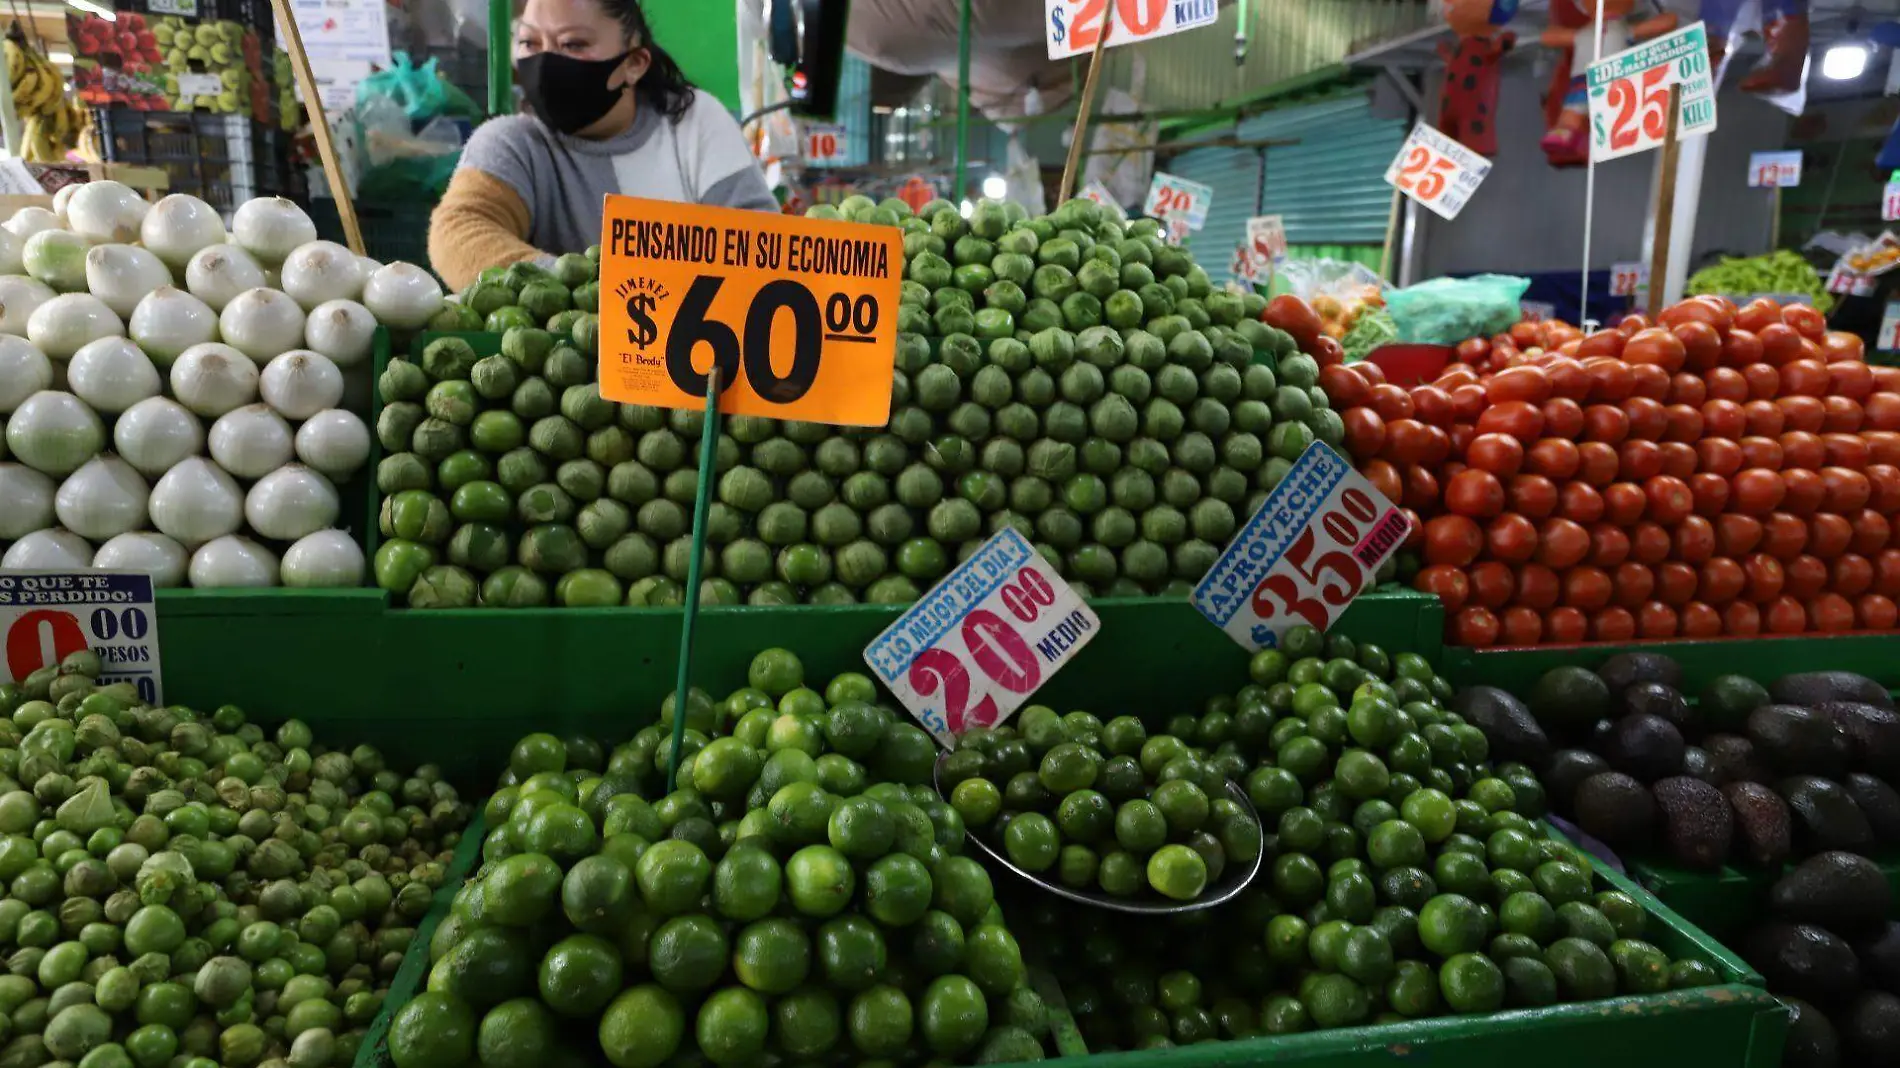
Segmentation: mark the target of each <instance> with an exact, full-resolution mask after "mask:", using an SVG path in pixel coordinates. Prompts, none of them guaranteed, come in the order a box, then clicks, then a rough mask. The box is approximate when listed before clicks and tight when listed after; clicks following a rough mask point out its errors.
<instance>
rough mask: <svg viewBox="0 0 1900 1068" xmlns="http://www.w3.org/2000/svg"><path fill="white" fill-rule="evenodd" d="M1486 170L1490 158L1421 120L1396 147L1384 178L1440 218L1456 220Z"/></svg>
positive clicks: (1488, 167) (1487, 170)
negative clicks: (1396, 151)
mask: <svg viewBox="0 0 1900 1068" xmlns="http://www.w3.org/2000/svg"><path fill="white" fill-rule="evenodd" d="M1490 173H1491V161H1490V160H1488V159H1485V158H1484V157H1483V156H1480V155H1478V154H1477V153H1476V152H1473V151H1471V150H1470V149H1468V148H1466V147H1465V146H1463V145H1461V144H1459V143H1458V142H1456V141H1454V140H1452V139H1451V138H1449V137H1446V136H1445V135H1444V134H1443V133H1440V132H1439V131H1437V130H1435V129H1433V128H1432V127H1430V126H1427V125H1426V124H1424V123H1422V122H1421V123H1419V124H1417V125H1416V126H1413V127H1412V132H1411V134H1410V136H1408V137H1406V139H1405V143H1404V144H1403V145H1400V146H1399V154H1398V158H1396V159H1394V160H1393V161H1392V165H1391V166H1390V167H1387V168H1386V169H1385V180H1386V184H1388V185H1394V186H1397V187H1398V189H1399V191H1400V192H1402V193H1404V194H1405V195H1406V196H1408V197H1411V198H1412V199H1413V200H1416V201H1418V202H1419V203H1420V204H1423V205H1425V206H1426V207H1428V208H1430V209H1432V210H1433V211H1434V212H1437V213H1438V215H1439V216H1440V217H1442V218H1446V219H1456V218H1457V217H1458V213H1459V212H1461V211H1463V210H1465V201H1467V200H1469V199H1471V194H1472V193H1474V192H1476V191H1477V188H1478V183H1480V182H1482V181H1484V176H1485V175H1487V174H1490Z"/></svg>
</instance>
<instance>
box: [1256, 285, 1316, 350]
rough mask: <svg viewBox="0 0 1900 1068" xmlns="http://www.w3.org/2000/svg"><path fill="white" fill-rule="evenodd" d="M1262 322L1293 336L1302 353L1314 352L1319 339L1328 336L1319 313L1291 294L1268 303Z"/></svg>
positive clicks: (1261, 315)
mask: <svg viewBox="0 0 1900 1068" xmlns="http://www.w3.org/2000/svg"><path fill="white" fill-rule="evenodd" d="M1260 319H1261V321H1262V322H1264V323H1266V324H1267V325H1268V326H1271V327H1275V328H1278V329H1280V330H1284V331H1286V332H1287V333H1289V334H1292V335H1293V340H1294V341H1296V342H1298V343H1299V346H1300V351H1301V352H1312V351H1313V347H1314V346H1315V345H1317V344H1319V339H1320V338H1322V337H1324V336H1326V324H1325V322H1324V321H1323V320H1321V319H1320V317H1319V313H1318V312H1316V311H1314V310H1313V306H1312V305H1311V304H1308V303H1306V302H1305V301H1303V300H1301V299H1300V298H1298V297H1296V296H1294V295H1292V294H1291V293H1283V294H1281V295H1280V296H1277V297H1275V298H1273V299H1272V300H1270V301H1267V310H1266V311H1264V312H1262V313H1261V314H1260Z"/></svg>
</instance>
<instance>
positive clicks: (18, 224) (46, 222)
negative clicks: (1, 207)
mask: <svg viewBox="0 0 1900 1068" xmlns="http://www.w3.org/2000/svg"><path fill="white" fill-rule="evenodd" d="M0 227H5V228H6V229H7V230H9V231H11V232H12V233H13V234H14V235H15V236H17V237H20V238H22V239H24V238H29V237H32V236H33V235H34V234H37V233H39V232H40V231H41V230H63V229H65V228H66V223H65V222H64V221H63V220H61V219H60V217H59V215H58V214H56V213H54V212H50V211H47V210H46V209H45V208H21V209H20V210H19V211H16V212H14V213H13V214H12V215H10V216H8V217H7V221H6V222H3V223H0Z"/></svg>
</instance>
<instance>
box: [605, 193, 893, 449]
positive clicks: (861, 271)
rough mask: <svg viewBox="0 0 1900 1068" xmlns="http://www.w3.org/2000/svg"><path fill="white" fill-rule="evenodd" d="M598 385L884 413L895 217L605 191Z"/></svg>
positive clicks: (650, 400) (804, 412) (833, 414)
mask: <svg viewBox="0 0 1900 1068" xmlns="http://www.w3.org/2000/svg"><path fill="white" fill-rule="evenodd" d="M600 248H601V255H600V288H601V293H600V392H601V395H602V396H604V397H606V398H607V399H608V400H614V401H620V402H622V403H625V404H649V405H656V406H659V407H663V408H701V407H704V406H705V402H706V377H707V373H708V372H709V371H711V370H712V369H713V368H714V367H715V366H716V367H718V368H719V383H720V390H719V393H720V396H719V410H720V411H721V412H724V413H726V414H728V415H758V416H765V417H767V418H772V419H802V420H807V421H810V422H818V423H835V424H842V425H846V426H883V425H884V424H885V423H886V422H888V421H889V420H890V414H891V376H892V371H893V366H894V363H895V360H896V354H897V316H896V314H895V311H896V308H897V303H898V285H899V276H900V275H901V274H902V272H903V264H904V253H903V240H902V238H901V236H900V235H899V233H898V231H896V230H894V229H891V228H890V227H884V226H871V225H867V224H864V223H849V222H838V221H829V220H824V219H806V218H799V217H795V216H789V215H774V214H768V213H765V212H757V211H739V210H736V209H733V208H715V207H708V206H706V205H702V204H675V203H671V202H667V201H659V200H642V199H640V198H637V197H623V196H609V197H608V198H607V206H606V211H605V212H604V213H603V215H602V218H601V234H600Z"/></svg>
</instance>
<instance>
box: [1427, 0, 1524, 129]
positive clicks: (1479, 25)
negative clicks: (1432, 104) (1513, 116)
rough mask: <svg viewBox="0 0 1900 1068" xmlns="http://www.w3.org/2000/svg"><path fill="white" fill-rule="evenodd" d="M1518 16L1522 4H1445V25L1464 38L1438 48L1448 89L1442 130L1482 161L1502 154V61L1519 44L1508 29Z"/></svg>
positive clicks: (1505, 0) (1481, 0)
mask: <svg viewBox="0 0 1900 1068" xmlns="http://www.w3.org/2000/svg"><path fill="white" fill-rule="evenodd" d="M1516 14H1517V0H1445V22H1446V23H1447V24H1449V25H1450V26H1451V28H1452V31H1453V32H1454V33H1456V34H1457V35H1458V42H1457V43H1456V44H1455V45H1451V46H1446V45H1445V44H1440V45H1439V46H1438V54H1439V56H1440V58H1442V59H1443V60H1444V61H1445V84H1444V88H1443V89H1442V90H1440V93H1439V98H1438V128H1439V129H1440V130H1442V131H1444V133H1445V135H1446V136H1447V137H1450V138H1451V139H1452V140H1454V141H1457V142H1458V143H1459V144H1462V145H1464V146H1465V147H1466V148H1469V149H1470V150H1471V151H1473V152H1476V153H1478V154H1479V155H1481V156H1492V155H1496V154H1497V150H1498V132H1497V110H1498V77H1499V74H1500V73H1501V72H1500V70H1499V60H1500V59H1501V58H1502V57H1503V56H1504V53H1506V52H1508V51H1510V50H1511V46H1512V45H1514V44H1516V43H1517V35H1516V34H1513V33H1511V32H1510V31H1509V30H1506V29H1504V26H1505V24H1506V23H1508V22H1510V21H1511V18H1512V16H1514V15H1516Z"/></svg>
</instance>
